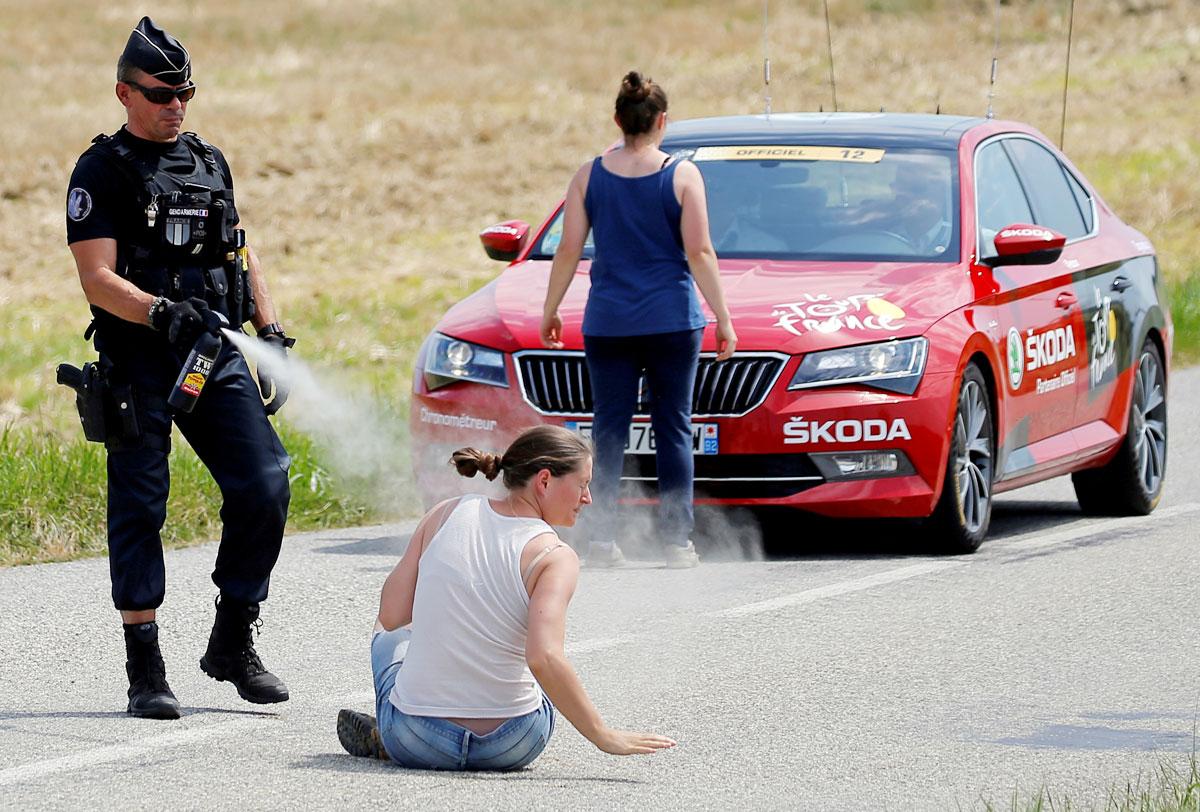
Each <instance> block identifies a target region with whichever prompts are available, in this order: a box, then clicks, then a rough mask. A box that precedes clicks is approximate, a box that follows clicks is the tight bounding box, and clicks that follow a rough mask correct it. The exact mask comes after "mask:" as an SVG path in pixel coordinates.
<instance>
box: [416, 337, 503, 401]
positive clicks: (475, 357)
mask: <svg viewBox="0 0 1200 812" xmlns="http://www.w3.org/2000/svg"><path fill="white" fill-rule="evenodd" d="M424 365H425V385H426V386H428V387H429V388H430V389H440V388H441V387H443V386H449V385H450V384H452V383H458V382H459V381H471V382H473V383H485V384H488V385H489V386H508V372H507V371H506V370H505V368H504V353H502V352H500V351H499V350H493V349H490V348H488V347H481V346H480V345H478V344H472V343H470V342H469V341H460V340H459V339H457V338H451V337H450V336H444V335H442V334H441V333H434V334H433V335H432V336H431V337H430V339H429V343H428V344H427V345H426V348H425V359H424Z"/></svg>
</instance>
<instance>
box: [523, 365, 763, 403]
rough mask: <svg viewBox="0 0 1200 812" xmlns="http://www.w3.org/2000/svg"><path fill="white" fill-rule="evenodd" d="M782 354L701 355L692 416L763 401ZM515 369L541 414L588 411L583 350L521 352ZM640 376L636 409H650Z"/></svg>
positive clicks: (589, 387)
mask: <svg viewBox="0 0 1200 812" xmlns="http://www.w3.org/2000/svg"><path fill="white" fill-rule="evenodd" d="M786 357H787V356H784V355H779V354H776V353H744V354H741V353H740V354H737V355H734V357H733V358H731V359H729V360H728V361H722V362H721V363H719V364H718V363H717V362H716V360H715V356H701V358H700V366H699V368H698V369H697V370H696V386H695V389H694V390H693V392H692V415H693V416H694V417H738V416H740V415H743V414H746V413H747V412H749V411H750V410H751V409H753V408H755V407H756V406H758V404H760V403H762V401H763V399H764V398H765V397H766V396H767V392H769V391H770V390H771V386H772V385H773V384H774V383H775V379H776V378H778V377H779V373H780V371H781V370H782V369H783V364H784V361H785V359H786ZM516 362H517V370H518V372H519V374H520V376H521V386H522V389H523V391H524V393H525V399H526V400H527V401H529V404H530V405H531V406H533V408H535V409H537V410H538V411H539V412H541V413H542V414H569V415H590V414H591V413H592V411H593V408H592V382H591V378H590V377H589V376H588V370H587V362H586V360H585V359H584V356H583V353H576V352H521V353H517V355H516ZM650 398H651V394H650V392H649V391H648V387H647V385H646V381H645V378H644V377H643V378H642V380H641V381H640V382H639V385H638V404H637V414H649V412H650Z"/></svg>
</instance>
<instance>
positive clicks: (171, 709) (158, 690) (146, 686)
mask: <svg viewBox="0 0 1200 812" xmlns="http://www.w3.org/2000/svg"><path fill="white" fill-rule="evenodd" d="M125 656H126V661H125V675H126V676H127V677H129V705H128V706H127V707H126V708H125V712H126V713H128V714H129V715H130V716H137V717H140V718H142V719H178V718H179V700H177V699H176V698H175V694H174V693H172V692H171V686H170V685H168V684H167V667H166V665H165V664H164V663H163V659H162V653H161V652H160V651H159V648H158V624H157V623H155V622H154V621H151V622H149V623H135V624H127V625H126V626H125Z"/></svg>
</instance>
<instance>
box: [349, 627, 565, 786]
mask: <svg viewBox="0 0 1200 812" xmlns="http://www.w3.org/2000/svg"><path fill="white" fill-rule="evenodd" d="M411 637H412V632H411V631H409V630H408V629H403V628H402V629H395V630H393V631H390V632H380V633H378V634H376V635H375V637H374V639H372V640H371V670H372V671H373V672H374V674H375V718H376V719H378V721H379V735H380V738H381V739H382V740H383V747H384V749H385V750H387V752H388V755H389V756H391V758H392V761H394V762H396V763H397V764H399V765H400V766H401V767H409V768H412V769H417V770H519V769H521V768H522V767H525V766H528V765H529V764H530V763H531V762H532V761H533V760H534V759H535V758H537V757H538V756H539V755H541V752H542V750H544V749H545V748H546V743H547V742H548V741H550V734H552V733H553V732H554V706H553V705H551V704H550V700H549V699H547V698H546V696H545V694H543V695H542V706H541V707H540V708H538V709H537V710H535V711H531V712H530V713H527V714H525V715H524V716H516V717H513V718H512V719H508V720H507V721H505V722H504V723H503V724H501V725H500V727H498V728H496V729H495V730H493V731H492V732H491V733H488V734H487V735H486V736H478V735H476V734H474V733H472V732H471V731H469V730H467V729H466V728H465V727H462V726H461V725H456V724H454V723H453V722H448V721H446V720H445V719H440V718H437V717H433V716H412V715H410V714H407V713H404V712H402V711H401V710H400V709H399V708H397V707H396V706H395V705H393V704H392V701H391V699H390V696H391V693H392V686H393V685H395V684H396V674H397V673H399V671H400V666H401V665H403V664H404V655H405V654H407V653H408V641H409V638H411Z"/></svg>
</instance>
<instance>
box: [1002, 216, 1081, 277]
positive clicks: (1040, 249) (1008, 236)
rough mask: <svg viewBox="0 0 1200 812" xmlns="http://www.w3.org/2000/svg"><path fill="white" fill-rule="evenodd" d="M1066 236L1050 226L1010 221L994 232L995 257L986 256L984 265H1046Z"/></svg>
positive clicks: (1057, 251) (1063, 243)
mask: <svg viewBox="0 0 1200 812" xmlns="http://www.w3.org/2000/svg"><path fill="white" fill-rule="evenodd" d="M1066 244H1067V238H1066V237H1065V236H1064V235H1062V234H1059V233H1058V232H1057V231H1055V230H1054V229H1052V228H1046V227H1045V226H1035V225H1030V224H1028V223H1013V224H1012V225H1011V226H1007V227H1005V228H1002V229H1000V233H999V234H997V235H996V240H995V245H996V256H994V257H986V258H984V260H983V264H984V265H990V266H992V267H993V268H994V267H996V266H997V265H1049V264H1050V263H1052V262H1055V261H1056V260H1057V259H1058V258H1059V256H1061V255H1062V251H1063V246H1064V245H1066Z"/></svg>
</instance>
